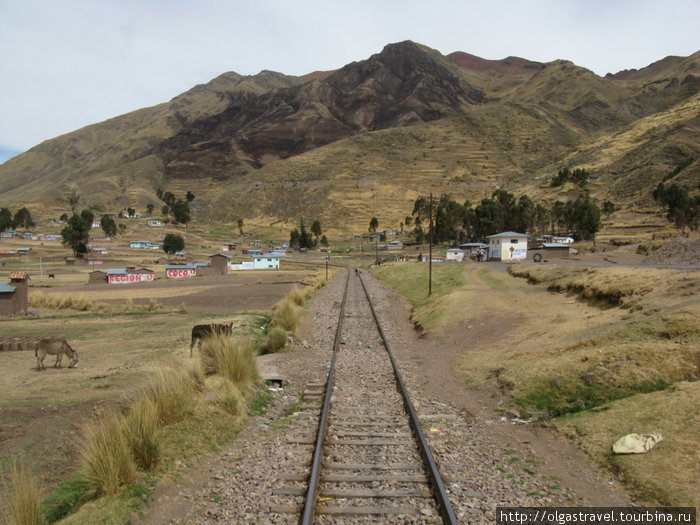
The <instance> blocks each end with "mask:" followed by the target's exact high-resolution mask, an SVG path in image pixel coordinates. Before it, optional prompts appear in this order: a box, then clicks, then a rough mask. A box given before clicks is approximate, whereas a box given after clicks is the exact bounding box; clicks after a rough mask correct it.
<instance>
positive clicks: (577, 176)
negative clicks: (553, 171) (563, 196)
mask: <svg viewBox="0 0 700 525" xmlns="http://www.w3.org/2000/svg"><path fill="white" fill-rule="evenodd" d="M569 181H571V182H573V183H575V184H578V185H579V186H585V185H586V184H587V183H588V172H587V171H586V169H585V168H576V169H575V170H573V171H571V170H570V169H569V168H564V169H561V170H559V173H557V176H556V177H554V178H553V179H552V182H551V183H550V186H552V187H554V188H556V187H558V186H562V185H563V184H564V183H566V182H569Z"/></svg>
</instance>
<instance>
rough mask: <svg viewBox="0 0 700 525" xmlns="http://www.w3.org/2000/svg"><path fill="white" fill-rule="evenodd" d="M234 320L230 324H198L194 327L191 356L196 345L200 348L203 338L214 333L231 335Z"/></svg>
mask: <svg viewBox="0 0 700 525" xmlns="http://www.w3.org/2000/svg"><path fill="white" fill-rule="evenodd" d="M232 327H233V321H232V322H230V323H228V324H198V325H195V326H194V327H192V341H191V342H190V357H192V350H193V348H194V346H195V345H197V347H198V348H199V344H201V343H202V339H204V338H205V337H211V336H212V335H231V328H232Z"/></svg>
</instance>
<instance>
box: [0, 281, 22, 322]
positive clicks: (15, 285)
mask: <svg viewBox="0 0 700 525" xmlns="http://www.w3.org/2000/svg"><path fill="white" fill-rule="evenodd" d="M27 281H29V274H28V273H27V272H10V282H9V283H0V315H14V314H19V313H26V312H27V307H28V306H29V298H28V282H27Z"/></svg>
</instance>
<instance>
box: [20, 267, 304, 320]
mask: <svg viewBox="0 0 700 525" xmlns="http://www.w3.org/2000/svg"><path fill="white" fill-rule="evenodd" d="M308 275H309V272H305V271H298V272H246V273H243V272H240V273H238V274H233V275H229V276H221V277H206V278H199V277H196V278H192V279H177V280H176V279H172V280H158V281H154V282H150V283H139V284H124V285H110V284H90V285H87V284H82V285H75V286H62V287H60V288H57V289H46V290H42V292H43V293H46V294H52V293H58V294H61V295H70V296H72V297H76V298H78V297H85V298H88V299H91V300H93V301H98V302H106V303H110V302H119V301H124V300H126V299H127V298H128V299H130V300H131V301H133V302H134V303H135V304H143V303H148V302H149V301H150V300H151V299H153V300H155V301H157V302H159V303H161V304H162V305H163V306H166V307H168V308H174V307H177V306H179V305H180V304H184V305H185V307H186V308H187V309H188V310H190V311H194V312H200V313H207V314H227V313H230V312H247V311H256V310H267V309H269V308H270V306H271V305H272V304H274V303H275V302H276V301H278V300H279V299H280V298H281V297H283V296H284V295H286V294H287V293H288V292H289V291H290V290H291V289H292V288H293V287H294V286H295V285H298V284H299V283H301V281H303V280H304V278H305V277H307V276H308ZM86 280H87V278H86ZM36 290H38V289H36ZM34 291H35V290H34V289H31V290H30V293H32V292H34Z"/></svg>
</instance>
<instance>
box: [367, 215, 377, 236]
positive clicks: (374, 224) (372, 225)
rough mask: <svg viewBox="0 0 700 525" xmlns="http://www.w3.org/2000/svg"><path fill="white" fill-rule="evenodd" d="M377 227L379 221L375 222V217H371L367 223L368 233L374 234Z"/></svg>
mask: <svg viewBox="0 0 700 525" xmlns="http://www.w3.org/2000/svg"><path fill="white" fill-rule="evenodd" d="M378 227H379V221H378V220H377V218H376V217H372V219H371V220H370V221H369V231H370V232H371V233H374V232H376V231H377V228H378Z"/></svg>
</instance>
